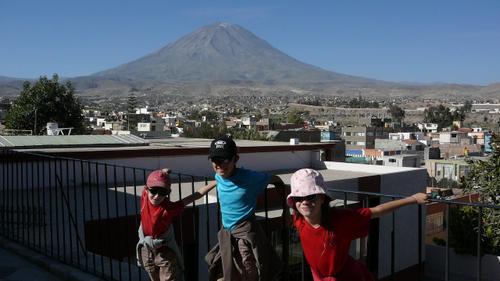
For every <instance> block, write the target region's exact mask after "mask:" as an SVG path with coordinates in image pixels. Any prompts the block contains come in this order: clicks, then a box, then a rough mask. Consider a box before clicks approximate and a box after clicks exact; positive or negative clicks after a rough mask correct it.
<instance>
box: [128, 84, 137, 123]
mask: <svg viewBox="0 0 500 281" xmlns="http://www.w3.org/2000/svg"><path fill="white" fill-rule="evenodd" d="M136 108H137V98H136V97H135V95H134V94H133V93H132V94H130V95H129V96H128V100H127V129H128V130H130V129H132V130H135V129H136V128H137V114H136Z"/></svg>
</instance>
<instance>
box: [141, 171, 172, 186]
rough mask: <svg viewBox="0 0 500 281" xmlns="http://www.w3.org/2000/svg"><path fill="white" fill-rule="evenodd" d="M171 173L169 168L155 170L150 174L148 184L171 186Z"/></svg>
mask: <svg viewBox="0 0 500 281" xmlns="http://www.w3.org/2000/svg"><path fill="white" fill-rule="evenodd" d="M168 174H170V170H169V169H162V170H155V171H152V172H151V174H149V176H148V180H147V181H146V186H147V187H148V188H150V187H163V188H167V187H170V176H169V175H168Z"/></svg>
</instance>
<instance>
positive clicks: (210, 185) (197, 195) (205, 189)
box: [182, 181, 217, 206]
mask: <svg viewBox="0 0 500 281" xmlns="http://www.w3.org/2000/svg"><path fill="white" fill-rule="evenodd" d="M216 186H217V182H216V181H211V182H209V183H208V184H207V185H205V186H204V187H201V188H200V189H198V190H196V191H195V192H194V193H193V194H191V195H189V196H186V197H184V198H182V203H183V204H184V206H187V205H189V204H191V203H193V202H194V201H196V200H198V199H200V198H201V197H203V195H205V194H207V193H208V192H209V191H210V190H212V189H213V188H214V187H216Z"/></svg>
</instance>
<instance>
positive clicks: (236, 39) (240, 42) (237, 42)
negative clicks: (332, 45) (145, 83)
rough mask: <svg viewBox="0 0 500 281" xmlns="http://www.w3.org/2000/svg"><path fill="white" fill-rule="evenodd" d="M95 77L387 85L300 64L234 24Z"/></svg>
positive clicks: (187, 38)
mask: <svg viewBox="0 0 500 281" xmlns="http://www.w3.org/2000/svg"><path fill="white" fill-rule="evenodd" d="M95 75H96V76H100V77H107V78H122V79H123V78H128V79H133V80H154V81H161V82H192V81H194V82H200V81H213V82H234V81H252V82H260V83H266V84H283V83H319V82H322V83H339V84H351V85H357V86H359V85H370V84H379V83H380V84H383V83H382V82H380V81H376V80H373V79H367V78H362V77H356V76H350V75H344V74H340V73H335V72H330V71H326V70H323V69H321V68H319V67H316V66H312V65H309V64H306V63H303V62H300V61H298V60H296V59H294V58H292V57H290V56H288V55H286V54H285V53H283V52H281V51H280V50H278V49H276V48H274V47H273V46H271V45H270V44H269V43H267V42H266V41H264V40H262V39H260V38H259V37H257V36H255V35H254V34H253V33H251V32H250V31H248V30H246V29H245V28H243V27H241V26H238V25H234V24H229V23H216V24H212V25H208V26H205V27H202V28H200V29H198V30H196V31H194V32H192V33H190V34H188V35H186V36H184V37H182V38H180V39H179V40H177V41H175V42H173V43H171V44H168V45H167V46H165V47H163V48H162V49H160V50H158V51H157V52H155V53H152V54H150V55H147V56H145V57H142V58H139V59H137V60H135V61H132V62H129V63H126V64H123V65H121V66H118V67H116V68H113V69H110V70H106V71H102V72H99V73H96V74H95Z"/></svg>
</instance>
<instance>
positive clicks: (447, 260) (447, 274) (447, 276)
mask: <svg viewBox="0 0 500 281" xmlns="http://www.w3.org/2000/svg"><path fill="white" fill-rule="evenodd" d="M444 280H445V281H448V280H450V204H449V203H446V258H445V267H444Z"/></svg>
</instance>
